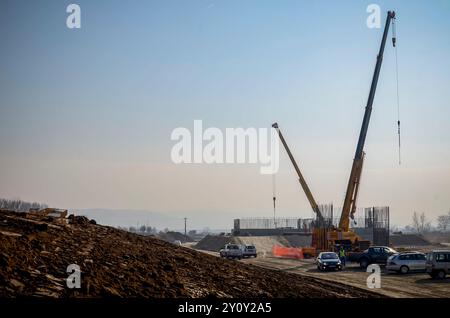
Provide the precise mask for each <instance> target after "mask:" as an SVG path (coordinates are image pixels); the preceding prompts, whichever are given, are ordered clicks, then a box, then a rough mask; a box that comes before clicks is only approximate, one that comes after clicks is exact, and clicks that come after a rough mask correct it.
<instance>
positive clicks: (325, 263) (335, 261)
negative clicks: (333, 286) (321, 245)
mask: <svg viewBox="0 0 450 318" xmlns="http://www.w3.org/2000/svg"><path fill="white" fill-rule="evenodd" d="M316 264H317V269H318V270H320V271H326V270H339V271H340V270H342V263H341V260H340V259H339V257H338V255H337V254H336V253H334V252H322V253H320V254H319V256H317V258H316Z"/></svg>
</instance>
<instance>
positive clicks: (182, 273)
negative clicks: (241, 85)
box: [0, 211, 380, 298]
mask: <svg viewBox="0 0 450 318" xmlns="http://www.w3.org/2000/svg"><path fill="white" fill-rule="evenodd" d="M70 264H76V265H78V266H80V270H81V285H80V288H73V289H71V288H68V286H67V284H66V283H67V281H66V279H67V278H68V276H69V273H68V271H67V267H68V265H70ZM24 296H25V297H44V298H68V297H76V298H98V297H125V298H127V297H133V298H135V297H138V298H141V297H144V298H148V297H150V298H153V297H156V298H160V297H183V298H184V297H196V298H198V297H219V298H223V297H241V298H242V297H246V298H272V297H277V298H284V297H288V298H292V297H294V298H311V297H318V298H337V297H339V298H340V297H350V298H352V297H355V298H373V297H380V295H379V294H377V293H373V292H371V291H368V290H365V289H362V288H346V287H345V285H343V284H341V283H339V282H333V281H328V280H323V279H318V278H315V277H306V276H299V275H295V274H294V273H288V272H282V271H277V270H272V269H267V268H263V266H254V265H251V264H245V263H243V262H236V261H228V260H225V259H220V258H218V257H214V256H211V255H205V254H204V253H201V252H198V251H195V250H193V249H189V248H185V247H180V246H175V245H174V244H171V243H168V242H165V241H163V240H160V239H157V238H154V237H144V236H140V235H136V234H133V233H128V232H125V231H122V230H118V229H114V228H111V227H106V226H101V225H98V224H95V222H93V221H92V220H89V219H87V218H85V217H72V218H71V219H69V224H60V223H57V222H55V220H53V219H51V218H43V219H40V220H35V219H29V218H27V215H26V214H25V213H14V212H8V211H0V298H3V297H24Z"/></svg>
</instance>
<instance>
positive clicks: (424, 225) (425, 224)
mask: <svg viewBox="0 0 450 318" xmlns="http://www.w3.org/2000/svg"><path fill="white" fill-rule="evenodd" d="M430 230H431V222H429V221H428V219H427V218H426V216H425V213H424V212H422V214H420V232H419V233H421V234H422V233H425V232H429V231H430Z"/></svg>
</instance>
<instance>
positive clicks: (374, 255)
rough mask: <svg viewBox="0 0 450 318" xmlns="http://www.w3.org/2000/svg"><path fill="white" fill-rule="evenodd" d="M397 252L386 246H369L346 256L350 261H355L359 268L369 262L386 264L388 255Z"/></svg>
mask: <svg viewBox="0 0 450 318" xmlns="http://www.w3.org/2000/svg"><path fill="white" fill-rule="evenodd" d="M394 254H398V253H397V251H396V250H394V249H392V248H390V247H387V246H371V247H369V248H368V249H367V250H365V251H364V252H362V253H350V254H349V255H348V257H347V259H348V261H350V262H357V263H359V266H360V267H361V268H366V267H367V266H369V265H370V264H381V265H386V263H387V260H388V258H389V257H390V256H392V255H394Z"/></svg>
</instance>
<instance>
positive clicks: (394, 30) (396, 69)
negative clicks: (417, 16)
mask: <svg viewBox="0 0 450 318" xmlns="http://www.w3.org/2000/svg"><path fill="white" fill-rule="evenodd" d="M392 45H393V47H394V51H395V79H396V84H397V134H398V164H399V165H401V164H402V157H401V135H400V94H399V85H398V54H397V30H396V26H395V18H394V19H392Z"/></svg>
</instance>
